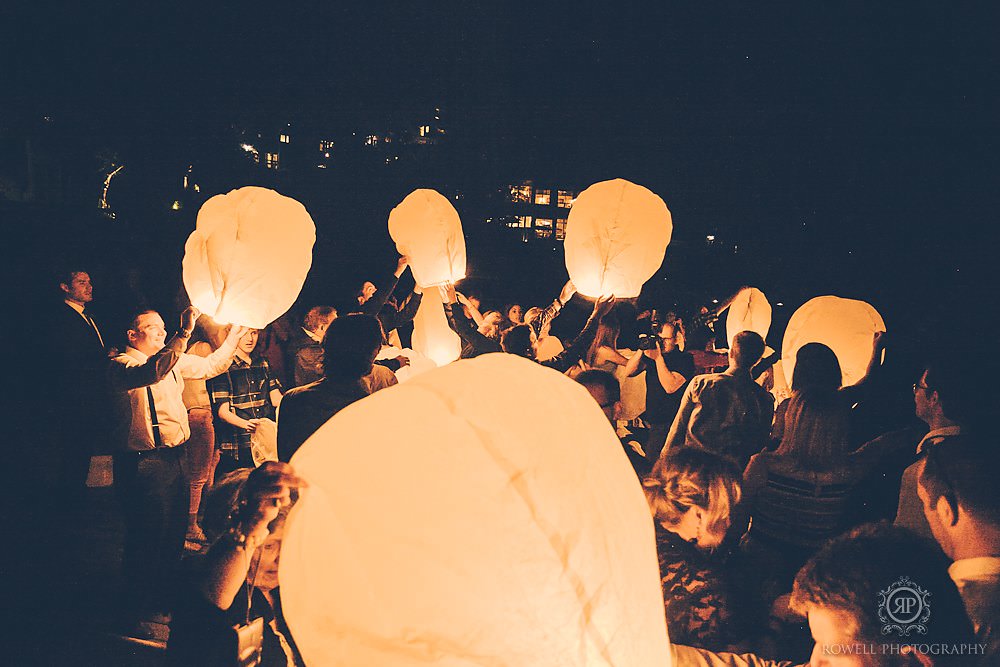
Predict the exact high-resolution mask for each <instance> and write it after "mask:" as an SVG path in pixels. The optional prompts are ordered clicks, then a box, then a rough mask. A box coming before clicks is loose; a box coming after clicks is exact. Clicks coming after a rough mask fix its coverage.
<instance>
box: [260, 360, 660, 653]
mask: <svg viewBox="0 0 1000 667" xmlns="http://www.w3.org/2000/svg"><path fill="white" fill-rule="evenodd" d="M388 415H391V416H392V418H391V419H389V418H387V416H388ZM373 424H377V425H378V427H377V428H374V429H373V428H372V425H373ZM291 464H292V466H294V468H295V470H296V472H297V473H298V474H299V475H300V476H302V477H303V478H304V479H305V480H306V481H307V482H308V484H309V488H308V489H305V490H304V492H303V494H302V497H301V499H300V500H299V502H298V503H297V504H296V505H295V507H293V508H292V512H291V515H290V516H289V519H288V523H287V525H286V529H285V537H284V543H283V546H282V551H281V564H280V574H279V576H280V580H281V593H282V606H283V608H284V612H285V617H286V619H287V620H288V623H289V626H290V628H291V630H292V634H293V635H294V636H295V640H296V642H297V643H298V646H299V648H300V649H301V651H302V656H303V659H304V661H305V662H306V664H309V665H321V666H323V667H335V666H341V665H343V666H348V665H350V666H352V667H356V666H358V665H364V666H365V667H417V666H420V667H425V666H426V665H440V666H445V667H447V666H459V665H496V666H498V667H500V666H510V667H515V666H516V667H536V666H537V667H583V666H585V665H586V666H595V665H601V666H604V667H635V666H636V665H657V666H668V667H669V665H671V655H670V646H669V640H668V637H667V629H666V623H665V620H664V614H663V598H662V593H661V590H660V579H659V567H658V563H657V557H656V546H655V540H654V536H653V522H652V521H651V519H650V512H649V508H648V506H647V504H646V500H645V498H644V495H643V493H642V489H641V487H640V485H639V484H638V482H637V481H636V478H635V473H634V472H633V471H632V468H631V466H630V465H629V463H628V460H627V458H626V456H625V454H624V452H623V451H622V446H621V444H620V443H619V441H618V439H617V438H616V437H615V434H614V431H613V430H612V428H611V426H610V425H609V424H608V422H607V419H606V418H605V417H604V415H603V414H602V412H601V410H600V408H599V407H598V406H597V404H596V403H595V402H594V400H593V399H592V398H591V397H590V395H589V394H588V393H587V391H586V390H585V389H584V388H583V387H581V386H579V385H577V384H576V383H574V382H573V381H572V380H570V379H568V378H566V377H565V376H563V375H561V374H559V373H557V372H555V371H552V370H550V369H547V368H545V367H543V366H540V365H539V364H537V363H534V362H532V361H529V360H526V359H522V358H519V357H516V356H514V355H507V354H489V355H484V356H481V357H478V358H476V359H471V360H464V361H460V362H458V363H455V364H451V365H449V366H446V367H443V368H436V369H433V370H431V371H428V372H426V373H423V374H421V375H419V376H416V377H413V378H411V379H410V380H409V381H408V382H406V383H405V384H400V385H397V386H394V387H390V388H388V389H385V390H383V391H380V392H378V393H376V394H373V395H371V396H370V397H368V398H365V399H362V400H361V401H358V402H357V403H354V404H353V405H350V406H348V407H347V408H346V409H344V410H342V411H340V412H338V413H337V414H336V415H334V417H333V418H332V419H331V420H330V421H328V422H327V423H326V424H325V425H323V426H322V427H321V428H320V429H319V430H318V431H317V432H316V433H315V434H314V435H313V436H312V437H310V438H309V439H308V440H307V441H306V442H305V444H304V445H303V446H302V447H301V449H299V451H298V452H297V453H296V454H295V456H294V457H293V458H292V461H291Z"/></svg>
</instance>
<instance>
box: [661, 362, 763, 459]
mask: <svg viewBox="0 0 1000 667" xmlns="http://www.w3.org/2000/svg"><path fill="white" fill-rule="evenodd" d="M688 396H690V397H691V400H692V401H693V403H694V404H693V405H692V406H691V407H690V413H689V419H688V420H687V424H686V426H687V428H686V429H685V430H684V432H683V433H678V434H676V435H675V434H674V430H673V429H674V428H675V427H678V424H679V420H681V419H682V416H683V414H682V413H683V410H684V405H683V404H682V406H681V411H678V414H677V419H676V420H675V421H674V427H672V428H671V432H670V435H669V436H668V437H667V442H668V443H671V446H673V442H674V440H675V439H677V440H680V438H681V437H683V441H682V442H683V443H684V444H685V445H688V446H695V447H700V448H702V449H707V450H710V451H714V452H717V453H719V454H723V455H725V456H729V457H731V458H733V459H735V460H736V461H738V462H739V463H741V464H745V463H746V461H747V460H748V459H749V458H750V456H751V455H753V454H754V453H756V452H757V451H759V450H760V449H761V447H762V446H763V444H764V443H765V442H766V439H767V434H768V432H769V431H770V425H771V415H772V413H773V407H772V405H773V401H772V399H771V396H770V394H768V392H767V390H766V389H764V388H763V387H761V386H760V385H758V384H757V383H756V382H754V381H753V380H751V379H750V378H749V377H743V376H740V375H730V374H728V373H713V374H709V375H699V376H696V377H695V378H694V379H693V380H692V381H691V385H690V387H689V388H688V394H687V395H685V399H687V398H688ZM681 423H683V422H681Z"/></svg>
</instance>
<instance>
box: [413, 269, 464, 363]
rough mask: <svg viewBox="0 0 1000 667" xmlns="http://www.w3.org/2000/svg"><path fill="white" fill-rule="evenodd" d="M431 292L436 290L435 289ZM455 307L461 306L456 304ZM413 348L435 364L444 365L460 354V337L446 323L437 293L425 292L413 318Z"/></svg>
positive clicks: (445, 316) (446, 318)
mask: <svg viewBox="0 0 1000 667" xmlns="http://www.w3.org/2000/svg"><path fill="white" fill-rule="evenodd" d="M432 289H433V292H437V289H434V288H432ZM455 307H456V308H461V306H459V305H456V306H455ZM410 342H411V344H412V345H413V349H414V350H416V351H417V352H419V353H420V354H421V355H423V356H424V357H426V358H428V359H430V360H431V361H432V362H434V364H435V365H437V366H444V365H445V364H450V363H451V362H453V361H455V360H456V359H458V357H459V356H461V354H462V339H461V338H459V337H458V334H457V333H455V332H454V331H453V330H452V328H451V326H449V324H448V316H447V315H446V314H445V312H444V305H443V304H442V303H441V299H439V298H438V295H437V294H434V293H431V294H425V295H424V297H423V298H422V299H421V300H420V307H419V308H417V314H416V315H415V316H414V318H413V335H412V336H411V340H410Z"/></svg>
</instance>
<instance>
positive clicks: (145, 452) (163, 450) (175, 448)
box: [132, 442, 184, 459]
mask: <svg viewBox="0 0 1000 667" xmlns="http://www.w3.org/2000/svg"><path fill="white" fill-rule="evenodd" d="M183 444H184V443H183V442H182V443H181V444H180V445H170V446H165V447H154V448H153V449H142V450H139V451H133V452H132V453H133V454H135V455H136V457H137V458H140V459H145V458H149V457H151V456H154V457H155V456H168V455H172V454H176V453H177V452H179V451H181V445H183Z"/></svg>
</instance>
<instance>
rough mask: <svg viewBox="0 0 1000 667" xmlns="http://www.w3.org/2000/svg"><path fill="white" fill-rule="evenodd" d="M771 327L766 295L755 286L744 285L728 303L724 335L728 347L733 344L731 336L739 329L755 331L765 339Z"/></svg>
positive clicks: (769, 307) (769, 308)
mask: <svg viewBox="0 0 1000 667" xmlns="http://www.w3.org/2000/svg"><path fill="white" fill-rule="evenodd" d="M770 328H771V304H770V303H768V301H767V297H766V296H764V293H763V292H761V291H760V290H759V289H757V288H756V287H745V288H743V289H741V290H740V293H739V294H737V295H736V298H735V299H733V302H732V303H731V304H730V305H729V314H728V315H726V337H727V338H728V339H729V347H732V346H733V337H734V336H735V335H736V334H738V333H739V332H741V331H756V332H757V333H759V334H760V337H761V338H763V339H765V340H767V332H768V330H769V329H770Z"/></svg>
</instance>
